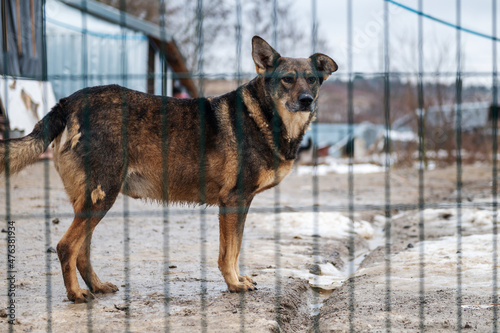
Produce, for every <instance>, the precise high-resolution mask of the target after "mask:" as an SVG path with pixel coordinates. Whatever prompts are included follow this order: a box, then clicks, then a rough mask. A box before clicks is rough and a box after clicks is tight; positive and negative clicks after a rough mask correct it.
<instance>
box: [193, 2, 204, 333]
mask: <svg viewBox="0 0 500 333" xmlns="http://www.w3.org/2000/svg"><path fill="white" fill-rule="evenodd" d="M203 15H204V13H203V0H198V1H197V5H196V21H197V25H196V35H197V49H198V73H199V79H198V91H199V96H200V98H199V100H198V112H199V126H200V137H199V140H200V142H199V147H198V148H199V153H200V161H199V162H200V164H199V170H200V179H199V182H200V183H199V184H200V203H201V204H202V205H203V204H205V203H206V190H207V189H206V171H205V162H206V156H205V153H206V147H205V144H206V142H205V122H206V118H205V107H206V106H205V103H206V99H205V98H204V97H203V96H204V73H203V70H204V68H203V66H204V56H203V48H204V35H203ZM206 227H207V221H206V212H205V209H204V208H200V261H201V263H200V270H201V271H200V273H201V279H200V289H201V290H200V291H201V292H200V297H201V331H202V332H206V331H207V253H206V252H207V249H206V241H207V230H206Z"/></svg>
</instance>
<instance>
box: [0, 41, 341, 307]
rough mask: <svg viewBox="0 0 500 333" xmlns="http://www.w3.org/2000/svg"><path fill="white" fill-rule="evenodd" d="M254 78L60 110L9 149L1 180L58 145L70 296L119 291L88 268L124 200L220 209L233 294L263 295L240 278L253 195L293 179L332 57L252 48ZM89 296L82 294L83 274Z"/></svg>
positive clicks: (68, 102) (76, 103) (104, 89)
mask: <svg viewBox="0 0 500 333" xmlns="http://www.w3.org/2000/svg"><path fill="white" fill-rule="evenodd" d="M252 57H253V60H254V63H255V67H256V71H257V77H256V78H254V79H253V80H251V81H250V82H248V83H246V84H244V85H242V86H240V87H239V88H237V89H236V90H235V91H232V92H229V93H227V94H225V95H222V96H219V97H209V98H195V99H176V98H171V97H163V96H154V95H150V94H145V93H142V92H138V91H133V90H129V89H126V88H124V87H120V86H117V85H108V86H97V87H91V88H84V89H82V90H80V91H77V92H75V93H74V94H72V95H71V96H69V97H66V98H63V99H61V100H59V102H58V103H57V104H56V105H55V106H54V107H53V108H52V109H51V111H50V112H49V113H48V114H47V115H46V116H45V117H44V118H43V119H42V120H41V121H40V122H38V123H37V124H36V126H35V128H34V129H33V131H32V132H31V133H30V134H29V135H27V136H26V137H23V138H18V139H10V140H3V141H0V173H1V172H5V171H7V169H8V171H7V172H8V173H15V172H18V171H19V170H21V169H22V168H24V167H26V166H27V165H29V164H32V163H34V162H36V161H37V159H38V156H39V155H40V154H41V153H43V152H44V151H45V150H46V149H47V148H48V146H49V145H50V144H51V143H52V146H53V155H54V164H55V167H56V169H57V171H58V173H59V175H60V176H61V179H62V182H63V184H64V188H65V190H66V192H67V194H68V196H69V199H70V201H71V204H72V205H73V209H74V212H75V217H74V220H73V222H72V223H71V225H70V227H69V228H68V230H67V231H66V233H65V234H64V236H63V237H62V239H61V240H60V241H59V243H58V244H57V254H58V257H59V260H60V263H61V269H62V274H63V278H64V284H65V287H66V291H67V296H68V299H69V300H70V301H73V302H75V303H82V302H87V301H89V300H91V299H92V298H94V295H93V294H95V293H113V292H116V291H118V288H117V287H116V286H115V285H114V284H112V283H109V282H102V281H101V280H100V279H99V277H98V276H97V274H96V273H95V272H94V270H93V268H92V265H91V262H90V243H91V238H92V233H93V231H94V228H95V227H96V225H97V224H98V223H99V221H100V220H101V219H102V218H103V217H104V215H105V214H106V212H107V211H108V210H109V209H110V208H111V207H112V206H113V203H114V202H115V200H116V198H117V196H118V194H119V193H120V192H121V193H124V194H126V195H128V196H130V197H132V198H143V199H152V200H157V201H159V202H167V203H191V204H193V203H194V204H199V205H217V206H219V229H220V245H219V259H218V265H219V269H220V271H221V273H222V276H223V277H224V280H225V282H226V284H227V287H228V289H229V291H231V292H245V291H252V290H255V289H256V283H255V282H254V281H253V280H252V279H251V278H250V277H249V276H246V275H240V274H239V268H238V256H239V252H240V247H241V241H242V237H243V229H244V225H245V219H246V214H247V212H248V209H249V207H250V204H251V202H252V199H253V198H254V196H255V195H256V194H258V193H260V192H262V191H265V190H267V189H269V188H272V187H274V186H276V185H277V184H279V183H280V182H281V180H282V179H283V178H284V177H285V176H286V175H287V174H288V173H289V172H290V170H291V169H292V165H293V162H294V160H295V158H296V156H297V151H298V149H299V146H300V142H301V140H302V137H303V136H304V133H305V132H306V130H307V129H308V127H309V124H310V123H311V122H312V121H313V119H314V118H315V116H316V113H317V109H318V94H319V88H320V86H321V84H322V83H323V82H324V81H325V80H326V79H327V78H328V77H329V76H330V75H331V74H332V73H333V72H335V71H336V70H337V68H338V67H337V64H336V63H335V61H333V60H332V59H331V58H330V57H328V56H326V55H324V54H320V53H316V54H314V55H312V56H310V57H309V58H286V57H281V55H280V54H279V53H278V52H276V51H275V50H274V49H273V48H272V47H271V46H270V45H269V44H268V43H267V42H266V41H265V40H263V39H262V38H260V37H258V36H255V37H253V39H252ZM77 269H78V271H79V272H80V274H81V276H82V278H83V280H84V281H85V284H86V285H87V287H88V290H87V289H82V288H80V286H79V285H78V280H77V273H76V270H77Z"/></svg>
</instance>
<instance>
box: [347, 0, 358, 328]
mask: <svg viewBox="0 0 500 333" xmlns="http://www.w3.org/2000/svg"><path fill="white" fill-rule="evenodd" d="M353 68H354V66H353V10H352V0H347V73H348V80H347V122H348V128H347V130H348V137H349V142H348V152H349V161H348V168H349V170H348V174H347V177H348V178H347V181H348V197H349V202H348V208H347V209H348V212H349V220H350V226H349V228H350V234H349V240H348V242H349V246H348V248H349V276H352V275H353V274H354V258H355V254H356V249H355V242H354V126H353V125H354V101H353V99H354V91H353V90H354V73H353ZM348 284H349V331H350V332H351V333H354V332H356V327H355V324H354V312H355V301H356V299H355V294H354V292H355V282H354V278H350V279H349V280H348Z"/></svg>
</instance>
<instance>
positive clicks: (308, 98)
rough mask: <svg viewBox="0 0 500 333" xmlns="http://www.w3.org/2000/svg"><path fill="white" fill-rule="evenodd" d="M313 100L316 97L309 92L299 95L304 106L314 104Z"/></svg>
mask: <svg viewBox="0 0 500 333" xmlns="http://www.w3.org/2000/svg"><path fill="white" fill-rule="evenodd" d="M313 100H314V99H313V98H312V96H311V95H309V94H300V95H299V102H300V104H301V105H302V106H304V107H309V106H310V105H311V104H312V102H313Z"/></svg>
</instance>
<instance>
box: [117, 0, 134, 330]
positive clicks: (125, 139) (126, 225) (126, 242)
mask: <svg viewBox="0 0 500 333" xmlns="http://www.w3.org/2000/svg"><path fill="white" fill-rule="evenodd" d="M126 10H127V7H126V2H125V0H120V29H121V35H122V38H121V43H120V47H121V51H120V53H121V54H120V62H121V81H122V82H121V84H122V85H123V86H124V87H126V86H127V38H125V36H126V34H127V32H126V23H127V22H126V16H125V13H126ZM121 103H122V105H121V109H122V128H121V134H122V150H123V151H122V158H123V174H124V175H127V172H128V167H129V132H128V126H129V107H128V96H127V92H126V90H125V88H122V89H121ZM128 191H129V184H128V181H127V179H126V178H125V182H124V184H123V194H124V196H123V256H124V267H123V269H124V273H125V294H124V301H125V331H126V332H130V331H131V328H130V317H131V315H130V306H131V302H132V300H131V295H130V289H131V286H130V272H131V270H132V267H131V265H130V203H129V201H130V198H129V196H128Z"/></svg>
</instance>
